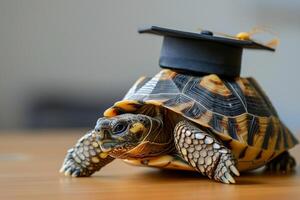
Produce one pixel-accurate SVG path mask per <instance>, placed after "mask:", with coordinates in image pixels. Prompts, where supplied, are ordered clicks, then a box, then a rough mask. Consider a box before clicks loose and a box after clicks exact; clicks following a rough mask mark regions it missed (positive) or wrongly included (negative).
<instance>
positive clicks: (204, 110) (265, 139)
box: [107, 70, 298, 157]
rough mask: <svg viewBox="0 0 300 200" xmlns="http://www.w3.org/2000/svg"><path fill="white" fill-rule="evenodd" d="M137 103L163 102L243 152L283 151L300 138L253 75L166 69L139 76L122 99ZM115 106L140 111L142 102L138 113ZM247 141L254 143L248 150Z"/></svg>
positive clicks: (115, 108) (163, 104)
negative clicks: (226, 75) (193, 73)
mask: <svg viewBox="0 0 300 200" xmlns="http://www.w3.org/2000/svg"><path fill="white" fill-rule="evenodd" d="M132 101H136V102H139V105H142V104H143V105H144V106H147V104H155V105H160V106H163V107H165V108H167V109H169V110H172V111H174V112H176V113H179V114H181V115H183V116H184V117H186V118H187V119H189V120H191V121H193V122H195V123H198V124H199V125H202V126H204V127H207V128H210V129H211V130H212V131H213V132H214V133H215V134H217V135H219V136H220V137H221V139H222V138H230V139H231V142H228V145H229V146H230V145H233V146H234V147H235V148H236V147H238V146H239V148H240V149H239V150H238V151H239V152H241V153H243V154H249V152H248V151H249V149H250V150H251V151H253V152H254V150H252V149H253V148H255V149H256V150H255V152H259V151H260V149H261V150H268V151H271V152H272V151H277V152H279V151H280V152H282V151H284V150H285V149H289V148H291V147H293V146H294V145H295V144H296V143H297V142H298V141H297V140H296V138H295V137H294V136H293V135H292V134H291V132H290V131H289V130H288V129H287V128H286V127H285V126H284V124H283V123H282V122H281V121H280V119H279V118H278V115H277V113H276V111H275V109H274V107H273V106H272V104H271V102H270V100H269V99H268V97H267V96H266V95H265V94H264V92H263V90H262V89H261V88H260V86H259V85H258V84H257V83H256V81H255V80H254V79H253V78H241V77H239V78H235V79H222V78H220V77H218V76H217V75H207V76H202V77H198V76H189V75H184V74H180V73H175V72H173V71H170V70H162V71H161V72H160V73H158V74H157V75H156V76H154V77H153V78H151V79H149V78H143V79H142V80H138V82H137V83H136V84H135V85H134V86H133V87H132V88H131V90H130V91H129V92H128V93H127V95H126V96H125V97H124V100H123V102H125V103H126V102H131V103H132ZM112 108H113V110H114V112H115V114H118V112H119V110H121V111H122V112H126V111H127V112H139V106H136V107H135V108H134V109H136V111H133V110H132V108H133V106H131V107H130V109H131V110H126V109H125V110H124V109H123V110H122V109H121V108H119V107H118V106H114V107H112ZM118 109H119V110H118ZM107 116H111V115H110V114H109V113H108V114H107ZM233 141H236V142H238V143H237V144H238V145H236V142H235V143H234V144H233ZM247 145H249V146H250V147H251V148H248V150H247V149H245V146H247ZM242 147H243V148H242ZM242 150H244V152H243V151H242ZM243 154H241V155H242V156H243ZM261 156H264V154H262V155H261ZM261 156H260V157H261Z"/></svg>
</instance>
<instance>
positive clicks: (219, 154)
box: [174, 121, 239, 183]
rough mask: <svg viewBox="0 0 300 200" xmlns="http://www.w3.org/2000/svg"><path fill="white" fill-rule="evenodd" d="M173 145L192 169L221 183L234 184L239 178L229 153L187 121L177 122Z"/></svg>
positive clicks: (210, 135)
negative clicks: (236, 177)
mask: <svg viewBox="0 0 300 200" xmlns="http://www.w3.org/2000/svg"><path fill="white" fill-rule="evenodd" d="M174 134H175V144H176V148H177V150H178V151H179V152H180V153H181V155H182V157H183V158H184V159H185V161H187V162H188V163H189V164H190V165H191V166H192V167H193V168H195V169H196V170H197V171H199V172H201V173H202V174H203V175H206V176H208V177H209V178H210V179H212V178H214V179H215V180H217V181H220V182H223V183H235V180H234V178H233V177H232V176H233V175H236V176H239V172H238V170H237V169H236V167H235V166H236V160H235V159H234V156H233V154H232V153H231V151H230V150H229V149H228V148H226V147H225V146H224V145H222V143H220V142H219V141H218V140H217V139H216V138H215V137H214V136H213V135H212V134H209V133H207V132H205V131H203V130H200V129H199V128H197V127H195V126H194V125H192V124H190V123H188V122H187V121H181V122H179V123H178V124H177V125H176V127H175V129H174Z"/></svg>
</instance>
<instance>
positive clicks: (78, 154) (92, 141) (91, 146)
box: [60, 131, 114, 177]
mask: <svg viewBox="0 0 300 200" xmlns="http://www.w3.org/2000/svg"><path fill="white" fill-rule="evenodd" d="M97 137H98V136H97V135H96V134H95V132H94V131H90V132H88V133H87V134H86V135H84V136H83V137H82V138H81V139H79V140H78V142H77V144H76V145H75V146H74V147H73V148H72V149H69V150H68V153H67V155H66V157H65V160H64V162H63V165H62V167H61V169H60V172H61V173H64V174H65V175H66V176H73V177H79V176H90V175H92V174H93V173H95V172H96V171H99V170H100V169H101V168H102V167H104V166H105V165H107V164H108V163H110V162H111V161H113V159H114V158H112V157H111V156H109V155H108V154H107V153H104V152H102V151H101V149H100V146H99V143H98V141H99V140H98V139H97Z"/></svg>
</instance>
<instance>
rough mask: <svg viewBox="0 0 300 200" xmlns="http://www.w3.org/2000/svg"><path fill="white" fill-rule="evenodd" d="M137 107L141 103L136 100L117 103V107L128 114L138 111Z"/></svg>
mask: <svg viewBox="0 0 300 200" xmlns="http://www.w3.org/2000/svg"><path fill="white" fill-rule="evenodd" d="M136 105H139V103H138V102H137V101H135V100H126V101H119V102H117V103H115V107H119V108H122V109H123V110H125V111H126V112H134V111H136V109H137V108H136Z"/></svg>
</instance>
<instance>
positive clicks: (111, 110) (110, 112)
mask: <svg viewBox="0 0 300 200" xmlns="http://www.w3.org/2000/svg"><path fill="white" fill-rule="evenodd" d="M103 115H104V117H114V116H116V115H118V113H117V112H116V110H115V109H114V108H108V109H107V110H106V111H104V113H103Z"/></svg>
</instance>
